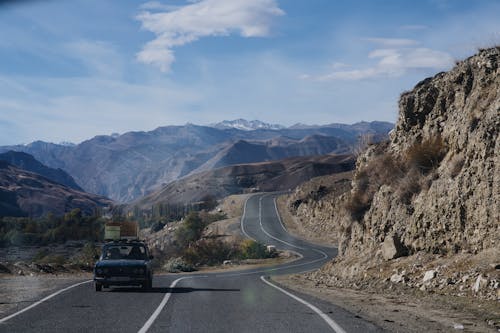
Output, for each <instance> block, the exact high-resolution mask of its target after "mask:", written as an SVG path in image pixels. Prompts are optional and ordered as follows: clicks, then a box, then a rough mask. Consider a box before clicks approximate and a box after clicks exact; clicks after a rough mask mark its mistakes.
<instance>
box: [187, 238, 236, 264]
mask: <svg viewBox="0 0 500 333" xmlns="http://www.w3.org/2000/svg"><path fill="white" fill-rule="evenodd" d="M233 254H234V250H233V248H232V247H231V245H229V244H227V243H224V242H223V241H221V240H219V239H201V240H199V241H197V242H196V243H193V244H191V246H190V247H188V248H187V249H186V250H185V252H184V255H183V258H184V259H185V260H186V262H187V263H189V264H193V265H217V264H221V263H222V262H223V261H224V260H228V259H230V258H231V256H232V255H233Z"/></svg>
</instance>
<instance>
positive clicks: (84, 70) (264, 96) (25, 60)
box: [0, 0, 500, 145]
mask: <svg viewBox="0 0 500 333" xmlns="http://www.w3.org/2000/svg"><path fill="white" fill-rule="evenodd" d="M499 12H500V2H499V1H496V0H492V1H487V0H475V1H470V0H467V1H462V0H422V1H405V0H400V1H391V0H386V1H383V0H380V1H368V0H366V1H355V0H351V1H347V0H346V1H342V0H338V1H337V0H336V1H333V0H307V1H306V0H201V1H192V0H191V1H180V0H170V1H131V0H128V1H118V0H116V1H101V0H80V1H79V0H75V1H63V0H38V1H36V0H33V1H28V0H26V1H0V59H1V61H0V145H6V144H16V143H29V142H31V141H34V140H45V141H51V142H61V141H71V142H76V143H77V142H80V141H82V140H85V139H88V138H90V137H93V136H95V135H98V134H111V133H114V132H117V133H123V132H126V131H131V130H151V129H154V128H156V127H158V126H164V125H175V124H184V123H187V122H191V123H196V124H209V123H213V122H218V121H221V120H224V119H228V120H230V119H235V118H246V119H249V120H252V119H259V120H263V121H266V122H271V123H280V124H283V125H292V124H295V123H298V122H300V123H307V124H326V123H333V122H344V123H353V122H357V121H361V120H367V121H370V120H387V121H396V119H397V102H398V97H399V95H400V93H401V92H403V91H405V90H409V89H411V88H412V87H413V86H414V85H415V84H416V83H417V82H418V81H420V80H422V79H424V78H425V77H428V76H430V75H433V74H435V73H437V72H440V71H443V70H448V69H450V68H451V67H452V66H453V63H454V61H455V60H460V59H463V58H465V57H467V56H470V55H472V54H474V53H475V52H476V51H477V48H479V47H488V46H493V45H498V44H500V20H499V19H498V15H495V14H498V13H499Z"/></svg>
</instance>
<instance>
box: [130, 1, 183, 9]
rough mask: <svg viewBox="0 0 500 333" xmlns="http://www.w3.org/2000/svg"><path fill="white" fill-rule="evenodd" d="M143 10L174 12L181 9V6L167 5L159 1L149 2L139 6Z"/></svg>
mask: <svg viewBox="0 0 500 333" xmlns="http://www.w3.org/2000/svg"><path fill="white" fill-rule="evenodd" d="M139 8H140V9H142V10H164V11H172V10H176V9H179V8H180V7H179V6H174V5H165V4H162V3H161V2H159V1H148V2H145V3H143V4H142V5H140V6H139Z"/></svg>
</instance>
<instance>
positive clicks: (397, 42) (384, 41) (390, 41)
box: [364, 38, 419, 47]
mask: <svg viewBox="0 0 500 333" xmlns="http://www.w3.org/2000/svg"><path fill="white" fill-rule="evenodd" d="M364 40H366V41H369V42H372V43H376V44H379V45H381V46H384V47H400V46H414V45H417V44H419V43H418V42H417V41H416V40H413V39H406V38H364Z"/></svg>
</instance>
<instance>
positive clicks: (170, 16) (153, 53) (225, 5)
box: [137, 0, 284, 72]
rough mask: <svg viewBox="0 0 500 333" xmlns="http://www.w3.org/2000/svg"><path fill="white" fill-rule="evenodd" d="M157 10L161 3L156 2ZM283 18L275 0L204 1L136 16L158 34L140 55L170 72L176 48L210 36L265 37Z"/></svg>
mask: <svg viewBox="0 0 500 333" xmlns="http://www.w3.org/2000/svg"><path fill="white" fill-rule="evenodd" d="M154 5H155V6H154V7H156V8H158V6H157V5H158V4H157V3H154ZM280 15H284V12H283V11H282V10H281V9H280V8H279V7H278V4H277V3H276V0H202V1H199V2H195V3H192V4H188V5H185V6H183V7H180V8H178V9H174V10H170V11H166V12H158V13H152V12H150V11H144V12H142V13H140V14H139V15H137V19H138V20H139V21H140V22H141V23H142V28H143V29H145V30H149V31H151V32H153V33H154V34H155V35H156V38H155V39H154V40H152V41H150V42H149V43H147V44H146V45H145V46H144V48H143V49H142V50H141V51H140V52H139V53H138V54H137V59H138V60H139V61H140V62H143V63H146V64H150V65H154V66H156V67H158V68H160V70H161V71H163V72H168V71H169V70H170V67H171V65H172V63H173V62H174V61H175V56H174V51H173V49H174V48H175V47H179V46H182V45H185V44H188V43H191V42H194V41H196V40H198V39H200V38H203V37H208V36H227V35H230V34H232V33H236V34H239V35H241V36H243V37H265V36H268V35H269V33H270V27H271V21H272V19H273V18H274V17H276V16H280Z"/></svg>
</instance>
